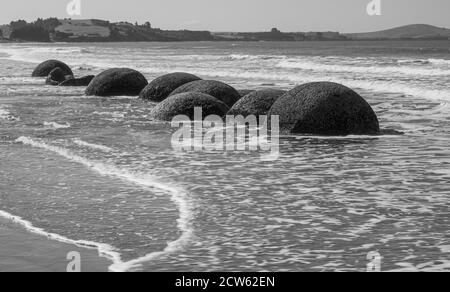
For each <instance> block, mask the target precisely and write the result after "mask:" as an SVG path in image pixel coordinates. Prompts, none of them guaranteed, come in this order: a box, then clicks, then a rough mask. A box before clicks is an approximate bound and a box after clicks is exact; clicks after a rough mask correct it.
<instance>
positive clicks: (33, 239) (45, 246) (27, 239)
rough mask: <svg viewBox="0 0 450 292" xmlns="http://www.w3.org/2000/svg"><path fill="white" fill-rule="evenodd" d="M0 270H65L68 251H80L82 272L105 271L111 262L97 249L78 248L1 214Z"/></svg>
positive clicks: (67, 262) (67, 261)
mask: <svg viewBox="0 0 450 292" xmlns="http://www.w3.org/2000/svg"><path fill="white" fill-rule="evenodd" d="M0 241H1V243H2V244H1V245H0V272H5V271H8V272H66V267H67V265H68V264H69V262H70V261H69V260H67V259H66V257H67V254H68V253H69V252H72V251H75V252H79V253H80V255H81V272H107V271H108V267H109V266H110V265H111V264H112V262H110V261H109V260H107V259H106V258H103V257H100V256H99V254H98V251H97V250H96V249H86V248H80V247H77V246H75V245H71V244H66V243H61V242H58V241H55V240H51V239H48V238H46V237H44V236H40V235H37V234H33V233H31V232H28V231H27V230H25V229H24V228H22V227H21V226H19V225H17V224H15V223H13V222H11V221H9V220H6V219H4V218H0Z"/></svg>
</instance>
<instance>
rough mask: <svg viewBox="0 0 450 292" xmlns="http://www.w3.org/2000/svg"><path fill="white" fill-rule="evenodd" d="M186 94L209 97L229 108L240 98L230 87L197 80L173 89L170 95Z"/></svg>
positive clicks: (221, 83) (220, 83) (219, 83)
mask: <svg viewBox="0 0 450 292" xmlns="http://www.w3.org/2000/svg"><path fill="white" fill-rule="evenodd" d="M186 92H200V93H204V94H208V95H211V96H213V97H215V98H217V99H218V100H220V101H222V102H223V103H225V104H226V105H227V106H229V107H231V106H233V104H235V103H236V101H238V100H239V99H240V98H241V96H240V94H239V92H237V91H236V89H234V88H233V87H231V86H230V85H228V84H225V83H223V82H219V81H213V80H198V81H193V82H189V83H186V84H184V85H182V86H180V87H178V88H177V89H175V90H174V91H173V92H172V93H171V94H170V95H176V94H180V93H186Z"/></svg>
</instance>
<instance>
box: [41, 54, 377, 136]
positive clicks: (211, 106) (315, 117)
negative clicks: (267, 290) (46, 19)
mask: <svg viewBox="0 0 450 292" xmlns="http://www.w3.org/2000/svg"><path fill="white" fill-rule="evenodd" d="M51 67H53V68H51ZM56 68H58V70H56V71H55V69H56ZM45 74H47V76H49V75H51V76H49V77H48V78H50V77H51V80H49V81H48V82H53V81H55V82H59V83H58V85H63V84H64V83H66V84H67V82H69V83H70V82H75V81H71V80H74V78H70V76H73V73H72V71H71V70H70V68H69V67H68V66H67V65H65V64H64V63H61V62H59V61H47V62H44V63H43V64H41V65H39V66H38V67H37V68H36V70H35V72H33V76H40V77H43V76H46V75H45ZM89 78H90V77H89ZM75 80H76V79H75ZM87 80H88V78H86V79H85V81H86V82H87ZM86 95H89V96H137V95H139V97H140V98H141V99H143V100H147V101H152V102H158V104H157V105H156V107H154V108H153V109H152V111H151V116H152V118H154V119H158V120H164V121H170V120H171V119H172V118H173V117H175V116H177V115H186V116H188V117H190V118H191V119H192V118H193V117H194V108H195V107H201V108H202V112H203V115H204V116H207V115H218V116H222V117H223V116H225V115H227V114H228V115H243V116H248V115H255V116H256V117H258V116H260V115H268V116H272V115H278V116H279V120H280V130H281V132H282V133H301V134H320V135H349V134H370V135H372V134H379V133H380V127H379V122H378V118H377V116H376V114H375V112H374V111H373V110H372V108H371V107H370V105H369V104H368V103H367V102H366V101H365V100H364V99H363V98H362V97H361V96H360V95H358V94H357V93H356V92H355V91H353V90H351V89H350V88H347V87H345V86H343V85H340V84H336V83H331V82H315V83H307V84H303V85H300V86H298V87H296V88H294V89H292V90H290V91H288V92H285V91H282V90H276V89H264V90H245V91H240V92H239V91H237V90H236V89H234V88H233V87H231V86H229V85H227V84H225V83H222V82H219V81H212V80H202V79H201V78H199V77H197V76H195V75H192V74H188V73H171V74H167V75H164V76H161V77H158V78H156V79H155V80H153V81H152V82H150V83H148V82H147V79H146V78H145V77H144V76H143V75H142V74H141V73H139V72H138V71H136V70H132V69H127V68H115V69H109V70H106V71H104V72H102V73H100V74H99V75H97V76H95V78H93V79H92V80H89V84H88V86H87V88H86Z"/></svg>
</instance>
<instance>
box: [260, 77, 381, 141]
mask: <svg viewBox="0 0 450 292" xmlns="http://www.w3.org/2000/svg"><path fill="white" fill-rule="evenodd" d="M268 115H269V116H273V115H278V116H279V118H280V131H281V132H282V133H299V134H316V135H340V136H341V135H350V134H361V135H374V134H379V133H380V126H379V122H378V118H377V116H376V114H375V112H374V111H373V110H372V108H371V107H370V105H369V104H368V103H367V102H366V101H365V100H364V99H363V98H362V97H361V96H360V95H358V94H357V93H356V92H355V91H353V90H351V89H350V88H348V87H345V86H343V85H341V84H336V83H331V82H314V83H307V84H303V85H300V86H298V87H296V88H294V89H292V90H291V91H289V92H287V93H286V94H285V95H283V96H281V97H280V98H278V100H277V101H276V102H275V103H274V104H273V106H272V108H271V109H270V111H269V113H268Z"/></svg>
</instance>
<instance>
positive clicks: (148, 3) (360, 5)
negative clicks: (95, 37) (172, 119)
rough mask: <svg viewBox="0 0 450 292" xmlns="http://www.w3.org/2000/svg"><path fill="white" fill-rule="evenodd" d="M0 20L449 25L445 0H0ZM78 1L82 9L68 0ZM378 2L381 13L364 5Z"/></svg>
mask: <svg viewBox="0 0 450 292" xmlns="http://www.w3.org/2000/svg"><path fill="white" fill-rule="evenodd" d="M0 1H1V2H2V3H1V4H2V5H1V9H0V24H7V23H9V22H10V21H11V20H17V19H25V20H27V21H31V20H35V19H36V18H38V17H41V18H46V17H58V18H73V19H88V18H97V19H105V20H110V21H113V22H116V21H130V22H133V23H134V22H136V21H137V22H138V23H144V22H146V21H150V22H151V24H152V26H153V27H159V28H162V29H191V30H210V31H219V32H220V31H268V30H270V29H271V28H273V27H277V28H278V29H280V30H281V31H339V32H346V33H349V32H369V31H376V30H381V29H386V28H392V27H395V26H400V25H406V24H416V23H423V24H432V25H436V26H439V27H447V28H450V0H431V1H430V0H37V1H33V0H0ZM71 1H80V4H81V15H79V16H77V15H75V16H69V14H68V13H67V5H68V4H69V2H71ZM371 1H380V2H381V15H379V16H369V15H368V13H367V9H366V7H367V5H368V4H369V2H371Z"/></svg>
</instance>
